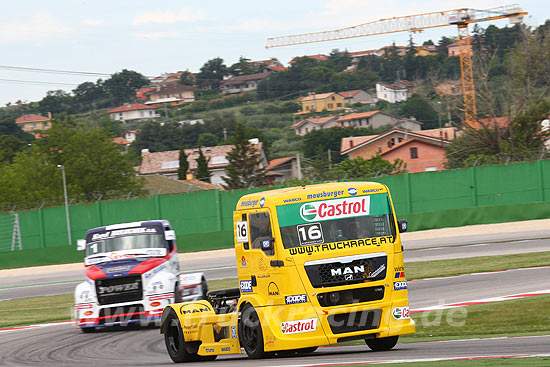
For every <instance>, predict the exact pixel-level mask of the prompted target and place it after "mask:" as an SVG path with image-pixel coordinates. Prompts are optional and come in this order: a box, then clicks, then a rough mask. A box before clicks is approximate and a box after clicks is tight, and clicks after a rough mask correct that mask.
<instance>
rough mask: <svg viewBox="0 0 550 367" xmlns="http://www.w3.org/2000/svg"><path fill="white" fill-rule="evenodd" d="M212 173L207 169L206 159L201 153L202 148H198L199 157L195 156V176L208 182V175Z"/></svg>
mask: <svg viewBox="0 0 550 367" xmlns="http://www.w3.org/2000/svg"><path fill="white" fill-rule="evenodd" d="M211 176H212V173H210V171H209V170H208V160H207V159H206V157H205V156H204V154H202V149H201V148H199V157H198V158H197V170H196V171H195V177H196V178H197V179H198V180H201V181H204V182H210V177H211Z"/></svg>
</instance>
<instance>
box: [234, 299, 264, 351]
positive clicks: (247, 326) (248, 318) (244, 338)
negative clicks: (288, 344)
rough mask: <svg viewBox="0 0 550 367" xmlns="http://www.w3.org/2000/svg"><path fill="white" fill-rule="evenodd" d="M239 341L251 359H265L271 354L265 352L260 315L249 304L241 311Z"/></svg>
mask: <svg viewBox="0 0 550 367" xmlns="http://www.w3.org/2000/svg"><path fill="white" fill-rule="evenodd" d="M239 341H240V343H241V345H242V347H243V348H244V350H245V352H246V354H247V355H248V357H249V358H252V359H257V358H265V357H267V356H268V355H269V354H270V353H266V352H265V351H264V336H263V333H262V325H261V324H260V319H259V318H258V314H257V313H256V310H254V307H252V306H250V305H248V304H247V305H245V306H244V307H243V308H242V311H241V318H240V320H239Z"/></svg>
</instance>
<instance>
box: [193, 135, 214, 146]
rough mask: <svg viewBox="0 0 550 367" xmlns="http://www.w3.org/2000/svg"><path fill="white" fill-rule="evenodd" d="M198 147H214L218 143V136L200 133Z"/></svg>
mask: <svg viewBox="0 0 550 367" xmlns="http://www.w3.org/2000/svg"><path fill="white" fill-rule="evenodd" d="M197 145H198V146H199V147H215V146H216V145H218V137H217V136H216V135H214V134H212V133H202V134H200V135H199V139H198V140H197Z"/></svg>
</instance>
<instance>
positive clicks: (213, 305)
mask: <svg viewBox="0 0 550 367" xmlns="http://www.w3.org/2000/svg"><path fill="white" fill-rule="evenodd" d="M233 222H234V242H235V255H236V262H237V270H238V276H239V288H238V289H237V290H222V291H216V292H211V293H210V294H209V296H210V302H208V301H200V302H194V303H180V304H174V305H170V306H168V307H166V308H165V310H164V313H163V316H162V321H161V333H164V337H165V343H166V347H167V350H168V353H169V355H170V357H171V358H172V360H174V361H175V362H182V361H189V360H197V359H208V358H210V359H212V358H215V356H216V355H219V354H231V353H240V352H241V347H243V348H244V350H245V351H246V353H247V354H248V356H249V357H251V358H260V357H264V356H266V355H270V354H274V353H275V354H288V353H306V352H312V351H314V350H315V349H316V348H317V347H318V346H321V345H328V344H335V343H338V342H342V341H348V340H356V339H361V340H365V342H366V344H367V345H368V346H369V347H370V348H371V349H373V350H387V349H391V348H393V347H394V346H395V345H396V343H397V340H398V337H399V335H402V334H409V333H413V332H414V331H415V324H414V321H413V320H412V319H411V318H410V315H409V300H408V293H407V282H406V280H405V272H404V267H403V252H402V246H401V239H400V234H399V232H400V231H405V230H406V221H397V219H396V216H395V215H394V209H393V203H392V200H391V196H390V193H389V190H388V188H387V186H385V185H382V184H379V183H373V182H348V183H330V184H322V185H311V186H302V187H293V188H284V189H278V190H273V191H266V192H259V193H254V194H249V195H246V196H243V197H242V198H241V199H240V200H239V202H238V203H237V206H236V210H235V211H234V212H233Z"/></svg>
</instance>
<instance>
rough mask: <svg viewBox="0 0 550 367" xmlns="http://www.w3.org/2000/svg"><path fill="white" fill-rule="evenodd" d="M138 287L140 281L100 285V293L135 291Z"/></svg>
mask: <svg viewBox="0 0 550 367" xmlns="http://www.w3.org/2000/svg"><path fill="white" fill-rule="evenodd" d="M136 289H139V282H134V283H127V284H118V285H111V286H108V287H102V286H99V287H98V294H105V293H120V292H128V291H135V290H136Z"/></svg>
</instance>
